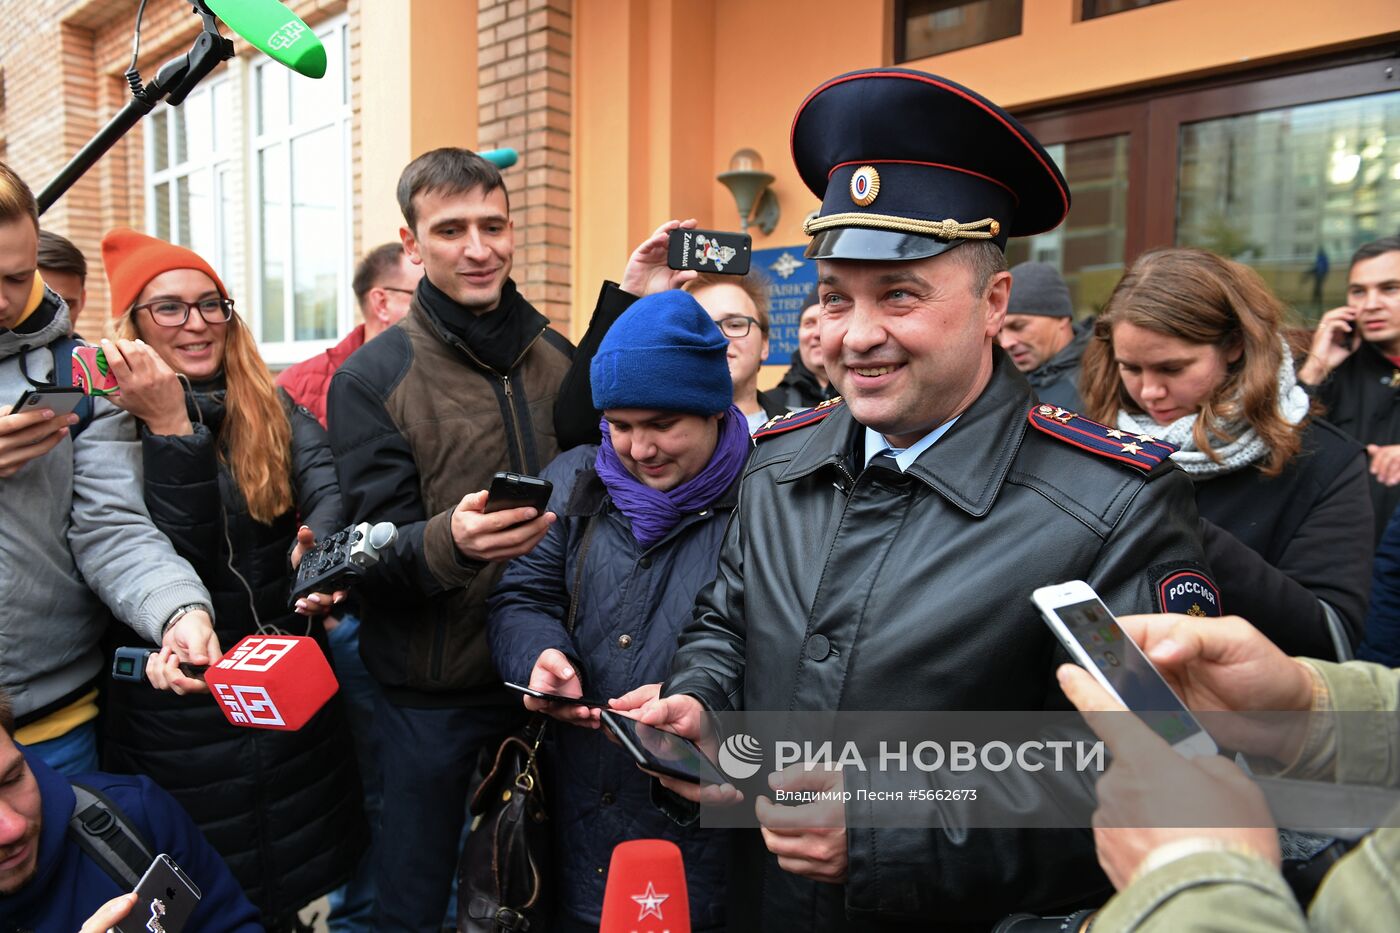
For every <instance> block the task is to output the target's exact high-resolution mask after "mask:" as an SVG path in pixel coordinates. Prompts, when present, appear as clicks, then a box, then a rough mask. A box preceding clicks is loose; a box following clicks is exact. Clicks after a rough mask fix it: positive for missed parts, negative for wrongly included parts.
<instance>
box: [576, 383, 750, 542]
mask: <svg viewBox="0 0 1400 933" xmlns="http://www.w3.org/2000/svg"><path fill="white" fill-rule="evenodd" d="M602 428H603V445H602V446H601V447H599V448H598V459H597V460H596V461H595V462H594V466H595V468H596V469H597V471H598V478H599V479H601V480H602V481H603V485H604V486H606V487H607V489H608V494H609V495H611V496H612V500H613V502H614V503H615V504H616V505H617V507H618V508H619V509H621V510H622V514H623V515H626V516H627V518H628V520H629V521H630V522H631V523H632V537H634V538H636V539H637V543H638V544H640V545H641V546H642V547H643V548H648V547H651V546H652V545H653V544H655V543H656V542H658V541H660V540H661V539H662V538H664V537H666V534H667V533H668V532H669V531H670V530H671V529H672V528H674V527H676V524H677V523H678V522H680V520H681V519H682V518H683V517H684V516H685V515H687V514H688V513H691V512H699V511H701V510H703V509H705V508H707V507H708V506H709V505H710V503H712V502H714V501H715V500H716V499H718V498H719V497H720V496H722V495H724V491H725V490H726V489H728V488H729V487H730V485H731V484H732V483H733V482H734V478H735V477H736V476H738V475H739V471H740V470H742V469H743V468H744V462H745V461H746V460H748V457H749V448H750V446H751V445H752V441H751V440H750V439H749V423H748V419H747V418H745V417H744V413H743V412H741V411H739V409H737V408H735V407H734V406H733V405H731V406H729V410H728V411H726V412H725V413H724V418H723V419H722V420H721V421H720V423H719V443H718V444H716V445H715V452H714V453H713V454H712V455H711V456H710V462H709V463H707V464H705V468H704V469H703V470H701V471H700V472H699V473H698V474H696V475H695V476H693V477H691V478H690V479H688V480H686V481H685V482H684V483H681V484H680V485H679V486H677V487H676V488H675V489H672V490H670V491H669V492H661V491H659V490H656V489H652V488H651V487H650V486H648V485H646V484H645V483H643V482H642V481H641V480H639V479H637V478H636V477H635V476H633V475H632V474H631V473H628V472H627V468H626V467H625V466H623V465H622V460H621V459H620V458H619V457H618V456H617V451H616V450H614V449H613V444H612V433H611V432H610V431H609V430H608V419H606V418H604V419H603V423H602Z"/></svg>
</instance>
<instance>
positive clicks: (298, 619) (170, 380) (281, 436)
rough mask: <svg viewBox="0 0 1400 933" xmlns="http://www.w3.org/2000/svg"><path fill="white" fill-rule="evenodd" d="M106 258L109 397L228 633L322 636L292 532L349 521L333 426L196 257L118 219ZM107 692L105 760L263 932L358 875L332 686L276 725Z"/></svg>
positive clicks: (181, 701)
mask: <svg viewBox="0 0 1400 933" xmlns="http://www.w3.org/2000/svg"><path fill="white" fill-rule="evenodd" d="M102 259H103V265H104V266H105V268H106V271H107V277H108V280H109V282H110V284H111V293H112V307H113V312H114V316H115V318H116V319H115V321H114V324H113V332H114V334H115V336H116V338H117V339H116V340H104V341H102V347H103V350H104V351H105V353H106V355H107V357H108V360H109V362H110V364H111V368H112V373H113V374H114V375H115V376H116V378H117V382H118V384H119V386H120V387H121V393H120V394H119V395H117V396H114V397H113V401H114V402H115V403H116V404H118V405H120V406H121V407H122V408H124V409H126V410H127V411H128V412H130V413H131V414H132V415H134V416H135V417H136V418H137V420H138V421H139V422H140V423H141V426H142V427H141V432H140V435H141V449H142V457H143V461H144V466H145V471H144V489H145V498H146V505H147V507H148V508H149V509H150V512H151V518H152V519H153V520H154V521H155V524H156V526H157V527H158V528H160V530H161V531H163V532H164V533H165V534H166V535H167V536H168V537H169V538H170V540H171V541H172V542H173V543H174V545H175V549H176V550H177V551H178V552H179V554H180V556H182V557H184V558H185V559H186V560H188V561H189V562H190V563H191V564H192V565H193V566H194V568H195V570H196V571H197V572H198V573H199V575H200V578H201V579H202V580H203V582H204V584H205V585H206V586H207V587H208V588H209V591H210V593H211V594H212V595H213V600H214V623H215V631H216V632H217V634H218V636H219V641H220V643H221V644H223V645H225V646H229V647H232V646H233V645H234V643H236V642H237V641H238V640H239V639H241V638H243V637H244V636H247V635H251V634H255V633H287V634H292V635H311V636H313V637H314V638H315V639H316V640H317V642H318V643H320V645H321V648H322V650H323V651H324V650H326V644H325V633H324V630H323V629H322V626H321V625H320V623H319V621H316V620H313V619H309V618H306V617H304V616H303V615H297V614H294V613H292V612H290V611H288V608H287V597H288V594H289V591H290V584H291V580H292V566H291V562H290V561H289V557H290V556H291V555H292V553H293V546H294V544H295V545H296V551H297V553H296V556H297V557H298V558H299V556H300V554H299V551H300V550H301V549H303V548H304V547H305V546H306V545H307V544H308V543H309V540H308V539H309V538H310V537H311V534H312V533H314V534H315V535H316V536H317V537H321V536H324V535H327V534H330V533H332V532H333V531H335V530H336V529H337V527H338V526H339V524H340V521H341V517H340V489H339V487H338V485H337V483H336V477H335V467H334V463H333V461H332V459H331V453H330V447H329V445H328V444H327V442H326V435H325V431H324V430H323V429H322V428H321V425H320V423H319V422H317V421H316V419H315V417H314V416H312V415H311V413H310V412H308V411H306V409H304V408H297V407H295V406H294V405H293V404H292V403H291V401H290V399H289V398H288V397H287V396H286V395H285V394H284V393H282V392H281V391H280V390H278V389H277V388H276V386H275V385H274V383H273V379H272V374H271V373H270V372H268V369H267V366H266V365H265V364H264V363H263V361H262V358H261V356H260V355H259V354H258V348H257V345H256V343H255V342H254V340H253V335H252V334H251V333H250V332H249V331H248V328H247V326H246V325H245V324H244V323H243V320H242V318H240V317H239V316H238V314H237V313H236V312H235V311H234V305H233V301H232V300H231V299H230V298H229V296H228V292H227V290H226V289H225V288H224V285H223V283H222V282H221V281H220V280H219V277H218V275H217V274H215V272H214V270H213V269H212V268H211V267H210V266H209V264H208V263H206V262H205V261H204V260H203V259H202V258H201V257H200V256H198V255H197V254H195V253H193V252H191V251H190V250H187V249H184V248H183V247H179V246H173V245H171V244H169V243H165V242H163V241H161V240H157V239H154V238H152V237H148V236H144V235H142V234H140V233H136V232H135V231H132V230H126V229H117V230H114V231H112V232H111V233H109V234H107V236H106V237H105V238H104V239H103V241H102ZM307 528H309V529H310V531H308V530H307ZM303 605H304V606H306V611H308V612H309V611H311V610H313V609H327V608H329V606H330V598H329V597H318V603H317V604H316V605H315V606H309V605H307V604H305V603H304V604H303ZM108 694H109V702H108V716H107V725H106V740H107V741H106V750H105V755H106V766H107V767H108V768H109V769H110V770H115V771H125V772H132V773H137V774H147V775H149V776H150V777H151V778H152V779H154V780H155V781H156V783H158V784H160V785H161V786H162V787H164V788H165V789H166V790H168V791H169V792H170V793H171V794H172V795H174V797H175V798H176V799H177V800H179V801H180V803H181V804H183V805H184V807H185V809H186V810H188V811H189V813H190V815H191V816H192V817H194V820H195V822H196V823H197V824H198V825H199V827H200V829H201V830H202V831H203V832H204V834H205V836H206V837H207V838H208V839H209V841H210V843H212V844H213V846H214V847H215V848H216V849H218V850H219V852H220V854H222V855H223V857H224V859H225V860H226V861H227V862H228V864H229V868H231V869H232V870H233V873H234V875H235V876H236V877H237V878H238V881H239V883H240V884H241V885H242V886H243V889H244V891H245V892H247V894H248V897H249V899H250V900H252V901H253V903H254V904H256V905H257V906H258V908H259V909H260V910H261V911H262V914H263V923H264V924H265V925H266V926H267V928H268V929H269V930H287V929H298V928H299V921H298V920H297V917H296V911H297V910H299V909H300V908H301V907H303V906H305V905H306V904H307V903H309V902H310V901H313V900H315V899H316V898H317V897H320V896H321V895H323V894H325V893H327V892H328V891H330V890H332V889H334V888H336V887H337V886H339V885H340V884H341V883H342V882H344V881H345V880H347V879H348V878H349V876H350V873H351V871H352V869H353V868H354V866H355V862H356V859H357V857H358V855H359V853H360V851H361V849H362V848H363V846H364V820H363V817H362V815H361V813H360V809H359V803H358V800H359V781H358V778H357V777H356V774H355V771H354V759H353V756H352V751H351V747H352V746H351V738H350V734H349V730H348V728H347V725H346V721H345V717H344V713H343V711H342V708H341V705H340V701H339V698H338V697H333V698H332V700H331V702H330V703H329V704H327V705H326V707H325V708H324V709H322V710H321V712H319V713H318V714H317V715H316V716H315V717H314V718H312V720H311V721H310V722H308V723H307V724H306V726H305V727H303V728H302V729H300V730H297V731H294V732H272V731H265V730H259V729H249V728H236V727H234V726H231V725H230V724H229V723H228V722H227V721H226V720H225V719H224V716H223V714H222V713H221V712H220V711H219V708H218V706H217V705H216V704H215V703H214V702H212V701H211V699H210V698H209V697H207V696H198V697H182V696H175V695H173V694H169V693H158V692H156V691H154V690H151V689H149V688H146V687H144V685H129V684H122V683H117V682H111V683H109V685H108Z"/></svg>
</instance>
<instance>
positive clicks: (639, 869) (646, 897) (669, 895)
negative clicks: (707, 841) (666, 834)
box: [598, 839, 690, 933]
mask: <svg viewBox="0 0 1400 933" xmlns="http://www.w3.org/2000/svg"><path fill="white" fill-rule="evenodd" d="M598 933H690V898H689V896H688V895H687V894H686V890H685V862H684V861H683V860H682V859H681V850H680V847H679V846H677V845H676V844H675V843H674V842H669V841H667V840H665V839H631V840H628V841H627V842H620V843H618V844H617V847H616V848H615V849H613V853H612V860H611V861H610V862H609V863H608V884H607V887H606V888H605V889H604V890H603V917H602V923H601V924H600V925H599V927H598Z"/></svg>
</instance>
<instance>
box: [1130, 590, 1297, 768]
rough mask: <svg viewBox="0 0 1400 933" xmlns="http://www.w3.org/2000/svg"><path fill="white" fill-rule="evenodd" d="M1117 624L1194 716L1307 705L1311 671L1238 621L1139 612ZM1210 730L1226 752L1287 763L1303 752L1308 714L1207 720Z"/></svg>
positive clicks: (1292, 709) (1288, 709)
mask: <svg viewBox="0 0 1400 933" xmlns="http://www.w3.org/2000/svg"><path fill="white" fill-rule="evenodd" d="M1119 622H1120V623H1121V624H1122V626H1123V630H1124V631H1126V632H1127V633H1128V635H1129V636H1130V637H1131V638H1132V639H1133V641H1135V642H1137V643H1138V646H1139V647H1141V648H1142V650H1143V652H1144V653H1145V654H1146V655H1147V657H1148V658H1149V659H1150V660H1151V661H1152V663H1153V664H1154V665H1155V666H1156V667H1157V669H1158V671H1160V672H1161V674H1162V676H1163V677H1164V678H1165V679H1166V681H1167V683H1169V684H1171V686H1172V689H1173V690H1175V691H1176V693H1177V696H1179V697H1181V699H1182V702H1184V703H1185V704H1186V705H1187V706H1188V707H1190V708H1191V709H1193V710H1195V711H1197V712H1214V711H1225V712H1237V713H1247V712H1255V711H1278V712H1306V711H1307V710H1309V709H1311V708H1312V700H1313V686H1314V677H1313V673H1312V669H1311V668H1310V667H1308V666H1307V665H1306V664H1304V663H1302V662H1301V661H1298V660H1295V659H1293V658H1290V657H1289V656H1288V655H1286V654H1284V653H1283V652H1282V651H1280V650H1279V649H1278V647H1277V646H1276V645H1275V644H1274V643H1273V642H1271V641H1269V639H1268V638H1267V637H1265V636H1264V634H1263V633H1262V632H1260V631H1259V630H1258V629H1256V628H1255V627H1254V626H1252V625H1250V624H1249V623H1248V622H1246V621H1245V620H1244V619H1241V618H1240V617H1239V616H1226V617H1224V618H1220V619H1199V618H1195V617H1192V616H1186V615H1142V616H1124V617H1123V618H1121V619H1119ZM1210 725H1211V728H1212V731H1214V732H1216V733H1217V734H1216V739H1217V741H1220V742H1221V743H1223V744H1224V745H1226V746H1227V747H1229V748H1232V749H1234V750H1236V751H1242V752H1244V753H1245V754H1248V755H1259V756H1263V757H1267V758H1271V759H1273V760H1274V761H1277V762H1279V763H1280V764H1287V763H1288V762H1290V761H1292V760H1293V759H1294V758H1295V757H1296V756H1297V753H1298V750H1299V748H1301V747H1302V744H1303V740H1304V737H1305V734H1306V731H1307V717H1304V716H1292V717H1287V718H1286V719H1284V720H1280V719H1278V718H1277V717H1274V718H1269V719H1257V718H1251V717H1246V716H1239V717H1212V718H1211V720H1210Z"/></svg>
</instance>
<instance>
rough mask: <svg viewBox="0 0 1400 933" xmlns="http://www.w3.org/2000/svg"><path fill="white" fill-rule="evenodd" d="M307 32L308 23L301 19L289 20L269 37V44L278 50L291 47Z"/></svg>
mask: <svg viewBox="0 0 1400 933" xmlns="http://www.w3.org/2000/svg"><path fill="white" fill-rule="evenodd" d="M305 32H306V24H305V23H303V22H302V21H301V20H299V19H293V20H288V21H287V24H286V25H285V26H283V27H282V28H280V29H278V30H277V31H276V32H274V33H273V34H272V35H270V36H268V37H267V44H268V45H269V46H271V47H272V48H274V49H277V50H278V51H282V50H284V49H290V48H291V47H292V46H294V45H296V44H297V40H299V39H300V38H301V37H302V35H303V34H304V33H305Z"/></svg>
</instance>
